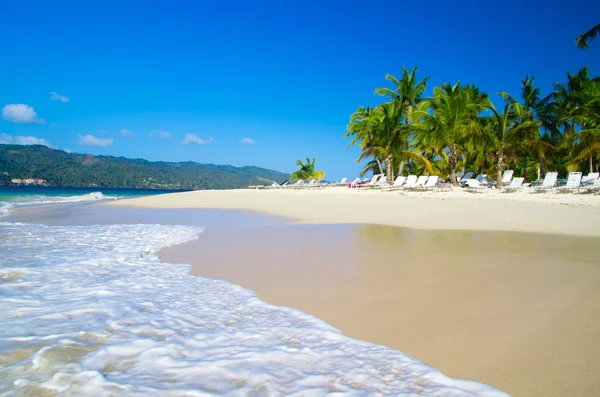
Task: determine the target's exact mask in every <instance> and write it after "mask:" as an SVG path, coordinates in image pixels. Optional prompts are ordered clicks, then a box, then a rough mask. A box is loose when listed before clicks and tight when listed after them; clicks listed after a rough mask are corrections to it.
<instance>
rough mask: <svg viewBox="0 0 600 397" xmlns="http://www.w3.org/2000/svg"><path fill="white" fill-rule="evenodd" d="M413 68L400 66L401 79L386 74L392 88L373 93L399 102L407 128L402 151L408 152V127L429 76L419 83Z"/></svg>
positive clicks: (402, 167)
mask: <svg viewBox="0 0 600 397" xmlns="http://www.w3.org/2000/svg"><path fill="white" fill-rule="evenodd" d="M418 68H419V67H418V66H415V67H414V68H413V69H412V70H411V71H410V72H409V71H408V70H407V69H406V68H405V67H404V66H402V77H401V78H400V80H398V79H397V78H396V77H394V76H392V75H391V74H387V75H386V76H385V79H386V80H387V81H390V82H392V83H393V84H394V88H393V89H390V88H376V89H375V93H377V94H378V95H381V96H385V97H388V98H390V99H391V100H392V101H394V102H399V103H400V104H401V106H402V110H403V112H404V116H405V117H404V124H405V125H406V126H407V127H409V128H408V129H407V137H405V139H404V142H403V144H404V148H403V149H404V150H408V146H409V142H408V140H409V137H408V135H410V134H411V133H412V132H413V131H411V130H410V125H411V124H412V123H413V122H414V118H413V110H415V108H416V107H417V105H418V104H419V103H420V102H421V101H422V100H423V98H422V95H423V92H425V88H426V87H427V80H429V77H430V76H427V77H425V78H424V79H422V80H421V81H418V80H417V69H418ZM405 160H406V159H402V161H401V162H400V166H399V168H398V175H401V174H402V173H403V171H404V164H405Z"/></svg>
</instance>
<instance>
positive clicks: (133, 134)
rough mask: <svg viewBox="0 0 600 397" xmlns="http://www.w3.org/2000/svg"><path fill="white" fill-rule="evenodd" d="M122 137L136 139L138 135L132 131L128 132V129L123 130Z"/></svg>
mask: <svg viewBox="0 0 600 397" xmlns="http://www.w3.org/2000/svg"><path fill="white" fill-rule="evenodd" d="M121 135H122V136H126V137H129V138H135V137H136V136H137V134H136V133H135V132H133V131H131V130H126V129H122V130H121Z"/></svg>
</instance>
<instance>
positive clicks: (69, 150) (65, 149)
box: [63, 148, 73, 153]
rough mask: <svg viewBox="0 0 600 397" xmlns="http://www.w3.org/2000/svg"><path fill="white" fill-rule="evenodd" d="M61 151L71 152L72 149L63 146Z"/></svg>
mask: <svg viewBox="0 0 600 397" xmlns="http://www.w3.org/2000/svg"><path fill="white" fill-rule="evenodd" d="M63 152H66V153H73V151H72V150H71V149H69V148H64V149H63Z"/></svg>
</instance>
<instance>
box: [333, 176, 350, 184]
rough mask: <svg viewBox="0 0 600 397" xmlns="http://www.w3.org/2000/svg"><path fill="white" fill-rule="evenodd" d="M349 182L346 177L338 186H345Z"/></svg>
mask: <svg viewBox="0 0 600 397" xmlns="http://www.w3.org/2000/svg"><path fill="white" fill-rule="evenodd" d="M347 180H348V178H346V177H344V178H342V180H341V181H340V182H339V183H336V185H339V186H344V185H345V184H346V181H347Z"/></svg>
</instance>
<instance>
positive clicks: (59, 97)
mask: <svg viewBox="0 0 600 397" xmlns="http://www.w3.org/2000/svg"><path fill="white" fill-rule="evenodd" d="M50 100H51V101H61V102H62V103H67V102H69V98H67V97H66V96H62V95H58V94H57V93H56V92H54V91H52V92H51V93H50Z"/></svg>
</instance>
